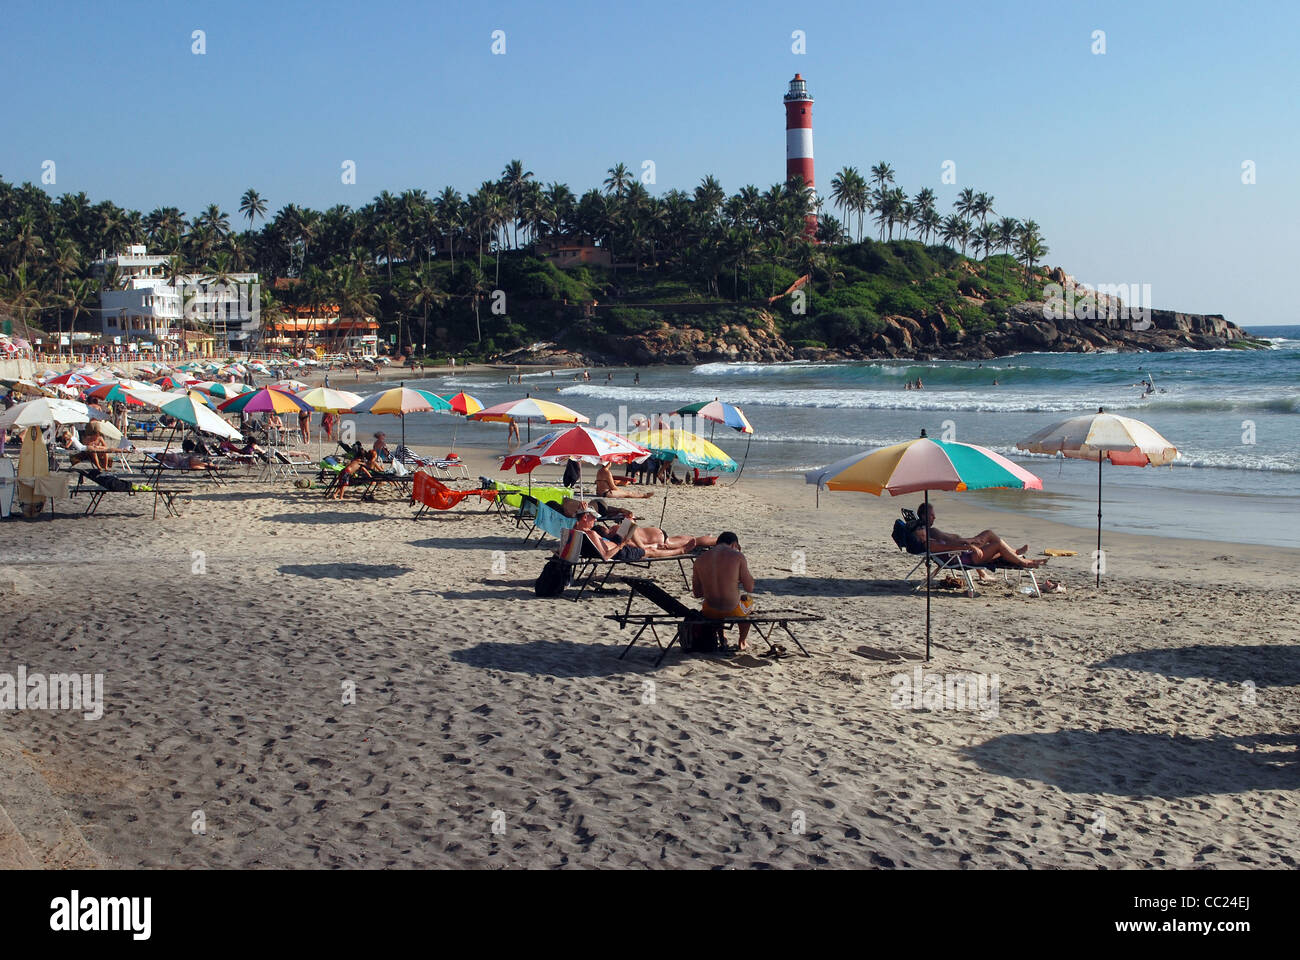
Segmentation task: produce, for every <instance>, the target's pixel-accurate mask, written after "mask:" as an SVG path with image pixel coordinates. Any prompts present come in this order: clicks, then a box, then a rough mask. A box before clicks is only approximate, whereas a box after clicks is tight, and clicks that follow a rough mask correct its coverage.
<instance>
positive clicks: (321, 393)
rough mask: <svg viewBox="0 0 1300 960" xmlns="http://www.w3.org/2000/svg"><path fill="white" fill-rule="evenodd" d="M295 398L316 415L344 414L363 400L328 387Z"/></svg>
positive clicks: (275, 385) (303, 393) (355, 395)
mask: <svg viewBox="0 0 1300 960" xmlns="http://www.w3.org/2000/svg"><path fill="white" fill-rule="evenodd" d="M272 386H273V387H276V388H277V389H279V387H280V385H279V384H272ZM297 396H298V399H299V400H301V401H303V402H304V403H306V404H308V405H309V406H310V407H311V408H312V409H313V410H315V411H316V412H317V413H346V412H348V411H350V410H351V409H352V408H353V407H355V406H356V405H357V404H358V403H360V402H361V401H362V399H364V398H363V397H362V396H361V395H360V394H358V393H351V392H349V391H347V390H334V389H331V388H330V387H313V388H311V389H310V390H305V391H303V392H302V393H299V394H298V395H297Z"/></svg>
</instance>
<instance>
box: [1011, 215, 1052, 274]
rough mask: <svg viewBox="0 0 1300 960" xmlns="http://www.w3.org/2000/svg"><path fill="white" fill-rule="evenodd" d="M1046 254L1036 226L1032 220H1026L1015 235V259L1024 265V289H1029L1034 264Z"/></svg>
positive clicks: (1045, 247) (1045, 246)
mask: <svg viewBox="0 0 1300 960" xmlns="http://www.w3.org/2000/svg"><path fill="white" fill-rule="evenodd" d="M1047 254H1048V249H1047V244H1045V243H1043V238H1042V236H1041V235H1040V234H1039V232H1038V224H1037V223H1035V222H1034V221H1033V220H1026V221H1025V222H1024V223H1022V224H1021V225H1020V230H1019V231H1018V232H1017V234H1016V259H1017V260H1019V261H1020V262H1021V263H1023V264H1024V265H1025V288H1026V289H1028V288H1029V279H1030V275H1031V274H1032V273H1033V270H1034V264H1035V263H1037V262H1038V261H1040V260H1042V259H1043V257H1045V256H1047Z"/></svg>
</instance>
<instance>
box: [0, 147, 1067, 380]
mask: <svg viewBox="0 0 1300 960" xmlns="http://www.w3.org/2000/svg"><path fill="white" fill-rule="evenodd" d="M608 173H609V175H608V177H606V179H605V181H604V183H603V184H602V187H601V188H593V189H589V190H587V191H586V192H585V193H583V194H582V195H581V196H578V195H576V194H574V193H573V191H571V190H570V189H569V187H568V186H566V185H565V184H561V183H551V184H548V185H546V186H543V185H542V184H541V183H539V182H538V181H537V180H536V179H535V177H534V175H533V174H532V172H531V171H528V170H525V169H524V166H523V164H522V163H521V162H520V161H518V160H512V161H511V162H510V163H508V164H507V165H506V167H505V169H504V170H503V171H502V174H501V177H500V178H499V179H497V180H494V181H486V182H484V183H483V184H481V185H480V187H479V189H478V190H476V191H474V192H472V193H470V194H469V195H468V196H466V197H464V198H462V197H461V195H460V194H459V193H458V192H457V191H456V190H454V189H452V188H451V187H446V188H444V189H442V190H441V191H440V192H439V193H437V194H436V195H433V196H430V195H429V194H428V193H426V192H425V191H424V190H419V189H414V190H407V191H405V192H403V193H401V194H400V195H395V194H392V193H390V192H388V191H384V192H382V193H380V194H379V195H378V196H377V197H375V198H374V199H373V200H372V201H371V202H370V203H368V204H366V205H365V206H363V207H361V208H359V209H353V208H351V207H348V206H342V205H340V206H336V207H332V208H330V209H329V210H325V211H315V210H310V209H306V208H302V207H299V206H297V205H296V204H288V205H286V206H284V207H282V208H281V209H280V210H279V211H278V212H276V213H274V214H273V215H271V216H269V217H268V209H269V207H268V204H267V201H266V200H265V199H264V198H263V197H262V196H261V195H260V194H259V193H258V192H257V191H256V190H252V189H250V190H248V191H246V192H245V193H244V194H243V196H242V197H241V198H240V202H239V207H238V215H237V217H236V218H233V219H234V221H235V222H234V224H233V225H232V217H231V216H230V214H228V213H226V212H225V211H223V210H222V209H221V208H220V207H219V206H218V205H216V204H211V205H209V206H208V207H207V208H206V209H204V210H203V211H201V212H200V213H199V214H198V215H197V216H195V217H193V218H192V219H189V218H187V217H186V215H185V214H184V213H183V212H182V211H181V210H179V209H177V208H175V207H160V208H158V209H155V210H153V211H152V212H150V213H148V214H141V213H139V212H136V211H131V210H124V209H122V208H120V207H118V206H116V205H115V204H113V203H111V202H109V201H103V202H99V203H93V202H92V201H91V200H90V198H89V197H87V196H86V195H85V194H84V193H77V194H65V195H63V196H60V197H59V198H58V199H57V200H56V199H53V198H51V197H50V196H49V195H48V194H47V193H45V191H43V190H41V189H40V188H39V187H37V186H34V185H32V184H30V183H25V184H22V185H21V186H13V185H11V184H9V183H7V182H5V181H4V180H0V301H4V303H0V306H4V307H5V308H6V309H7V310H8V311H9V312H12V313H13V314H14V315H15V316H17V317H19V318H21V319H22V320H24V321H29V322H32V323H35V324H37V325H40V326H43V327H45V328H47V329H51V330H53V329H55V328H57V329H58V330H59V331H60V332H62V331H64V330H70V329H73V328H74V326H80V328H81V329H83V330H84V329H87V328H89V329H91V330H97V329H98V327H99V323H98V316H99V315H98V310H97V308H98V293H99V281H98V279H96V278H92V276H91V272H90V261H91V260H92V259H93V258H95V257H97V256H98V255H99V252H100V251H101V250H105V251H109V252H110V253H111V252H117V251H120V250H122V249H123V248H124V247H125V246H126V245H127V244H129V243H142V244H145V245H146V246H147V247H148V248H149V252H150V253H151V254H162V255H165V256H168V257H169V258H170V259H171V264H170V267H169V270H170V272H171V273H172V274H173V275H179V274H185V273H200V274H205V275H209V276H213V277H221V276H223V275H227V274H230V273H234V272H240V271H256V272H257V273H258V274H260V276H261V280H262V287H263V290H262V295H263V304H262V305H263V316H264V317H266V316H271V317H274V315H275V313H276V311H277V310H279V309H280V307H281V306H282V305H293V306H306V307H314V306H320V305H323V304H338V305H339V306H340V307H341V308H342V312H343V314H344V315H345V316H374V317H376V318H377V319H378V320H379V321H380V324H381V329H380V334H381V341H383V342H387V341H388V339H389V336H390V335H394V334H395V335H396V336H397V337H398V343H399V348H400V349H401V350H403V351H409V350H412V349H414V350H416V351H420V348H421V345H426V349H427V353H428V354H430V355H437V354H439V353H445V352H448V351H455V352H460V353H463V354H467V355H478V356H490V355H492V354H494V353H496V352H498V351H505V350H510V349H514V348H517V347H519V346H522V345H525V344H528V343H530V342H533V341H538V340H551V339H560V340H566V338H567V340H570V341H574V342H577V341H578V340H579V339H580V338H581V337H583V336H588V337H589V336H593V335H599V334H610V335H632V334H639V333H645V332H647V331H649V330H653V329H655V328H656V327H659V326H660V325H662V324H668V325H669V326H692V327H698V328H700V329H703V330H705V331H718V330H720V328H721V327H722V326H723V325H724V324H731V325H740V326H744V325H748V324H753V322H754V321H755V319H756V311H757V310H758V309H760V308H765V309H768V310H769V312H770V313H771V314H772V315H773V316H774V317H776V318H777V324H778V328H779V332H780V333H781V334H782V335H783V336H784V337H785V339H786V340H787V342H790V343H792V344H800V345H804V346H812V345H815V344H818V345H820V344H824V345H826V346H829V347H839V348H843V347H847V346H851V345H853V344H860V343H863V342H865V341H869V340H870V339H871V338H873V337H874V336H875V335H876V334H878V333H880V332H881V331H883V330H884V329H885V328H886V326H887V324H886V320H885V318H886V317H890V316H904V317H909V318H911V319H913V320H916V321H921V322H938V321H940V320H942V322H943V323H946V324H947V325H948V326H949V327H955V326H961V327H963V328H965V329H967V330H972V331H975V330H987V329H990V328H991V327H992V326H993V325H994V324H996V323H997V321H998V320H999V319H1000V318H1001V317H1002V316H1003V315H1004V314H1005V313H1006V310H1007V309H1008V308H1009V307H1010V306H1011V305H1012V304H1014V303H1016V302H1018V301H1020V300H1024V299H1031V298H1034V295H1036V293H1037V291H1036V290H1035V291H1033V293H1031V291H1030V289H1029V286H1028V285H1029V284H1030V282H1031V280H1032V277H1033V270H1034V267H1035V266H1036V265H1037V264H1038V263H1039V262H1041V260H1042V258H1043V256H1045V255H1046V253H1047V248H1046V247H1045V246H1044V244H1043V241H1042V237H1041V236H1040V234H1039V231H1038V226H1037V224H1035V223H1034V222H1033V221H1032V220H1026V221H1023V222H1021V221H1018V220H1014V219H1012V218H1008V217H1001V218H998V217H997V216H996V215H995V213H994V210H993V198H992V197H990V196H988V195H987V194H982V193H976V192H974V191H973V190H969V189H967V190H964V191H962V193H961V194H960V196H959V197H958V199H957V202H956V203H955V204H954V212H953V213H951V214H949V215H947V216H944V215H941V214H940V212H939V211H938V209H937V208H936V198H935V194H934V191H932V190H929V189H923V190H921V191H919V192H918V193H917V194H915V196H913V197H911V198H909V197H908V196H907V194H906V193H904V192H903V190H902V189H901V188H899V187H896V186H895V185H894V180H895V174H894V171H893V168H892V167H890V165H889V164H887V163H881V164H877V165H876V166H873V167H872V168H871V173H870V176H869V177H863V176H862V175H861V174H859V173H858V172H857V170H856V168H854V167H846V168H844V169H843V170H841V171H840V172H839V173H837V174H836V175H835V176H834V178H833V179H832V181H831V190H830V194H829V203H830V206H832V207H834V208H836V209H838V210H839V211H840V213H841V215H842V216H843V217H844V221H843V222H841V221H840V220H839V219H837V218H836V217H835V216H833V215H830V214H829V213H827V212H825V211H823V213H822V216H821V218H820V221H819V226H818V231H817V238H816V240H817V242H813V241H812V240H811V239H810V238H809V237H808V236H806V235H805V230H806V227H805V224H806V217H807V215H808V214H809V213H810V212H811V210H810V207H809V203H810V199H809V194H808V192H807V191H806V190H804V189H803V187H802V184H800V183H798V182H796V183H791V184H777V185H774V186H771V187H769V188H768V189H767V190H764V191H760V190H759V189H758V188H757V187H755V186H752V185H750V186H745V187H742V188H741V189H740V190H739V191H738V192H736V193H735V194H732V195H730V196H728V195H727V193H726V191H724V190H723V188H722V186H721V184H719V183H718V182H717V180H715V179H714V178H713V177H711V176H707V177H705V178H704V179H703V180H702V181H701V182H700V184H699V186H697V187H696V188H695V189H694V190H693V191H691V192H689V193H688V192H685V191H681V190H669V191H667V192H666V193H664V194H663V195H662V196H652V195H651V194H650V193H649V192H648V191H647V190H646V188H645V186H644V185H643V184H642V183H641V182H640V181H639V180H638V179H637V178H636V177H635V176H634V175H633V173H632V172H631V171H630V170H629V169H628V168H627V167H626V166H625V165H623V164H616V165H615V166H614V167H611V168H610V170H609V171H608ZM867 218H871V219H872V220H874V222H875V224H876V226H877V227H878V231H877V236H876V237H874V238H873V237H870V236H865V235H864V233H865V232H869V231H867V230H866V220H867ZM239 220H243V221H244V223H245V224H246V228H245V229H242V230H240V229H238V227H239V226H240V224H239V222H238V221H239ZM259 221H260V223H259ZM554 238H565V239H572V238H591V239H592V240H594V242H595V243H596V244H598V245H599V246H600V247H601V248H602V249H603V250H604V251H607V252H608V253H609V254H610V255H611V256H612V258H613V261H614V266H613V267H612V268H611V267H597V266H577V267H571V268H566V269H561V268H560V267H558V266H556V264H555V263H554V262H552V261H550V260H548V259H547V258H546V257H545V255H544V254H545V245H544V242H545V241H547V240H548V239H554ZM804 276H807V277H809V278H810V281H809V282H808V283H807V284H806V285H805V286H804V287H803V288H802V289H801V290H800V291H799V292H798V293H796V294H795V295H794V296H792V297H781V295H782V294H783V293H784V292H785V291H786V290H787V289H789V288H790V287H791V285H792V284H794V283H795V282H796V281H797V280H799V278H801V277H804ZM281 278H288V279H290V280H292V281H294V282H293V283H291V284H289V285H287V286H286V285H280V286H279V287H278V288H277V287H276V285H275V281H277V280H279V279H281ZM105 282H107V283H108V284H110V285H111V284H112V283H114V282H115V280H114V278H112V277H110V278H107V279H106V281H105ZM769 298H777V299H775V300H774V301H773V302H772V303H771V304H770V305H769V303H768V300H769ZM738 336H739V335H738V334H734V335H732V338H733V339H735V338H736V337H738Z"/></svg>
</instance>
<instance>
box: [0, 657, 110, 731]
mask: <svg viewBox="0 0 1300 960" xmlns="http://www.w3.org/2000/svg"><path fill="white" fill-rule="evenodd" d="M0 710H79V711H81V713H82V716H83V717H85V718H86V719H87V720H98V719H99V718H100V717H102V716H103V715H104V675H103V674H102V673H95V674H90V673H28V672H27V667H25V666H20V667H19V668H18V672H17V674H12V673H0Z"/></svg>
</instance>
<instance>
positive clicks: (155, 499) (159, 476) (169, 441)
mask: <svg viewBox="0 0 1300 960" xmlns="http://www.w3.org/2000/svg"><path fill="white" fill-rule="evenodd" d="M175 437H176V428H175V427H172V432H171V433H169V434H168V435H167V445H166V446H165V447H163V457H164V458H166V456H167V451H169V450H171V448H172V440H173V439H174V438H175ZM162 471H163V468H162V464H159V465H158V469H157V470H156V471H155V472H154V475H153V519H155V520H157V519H158V481H159V480H161V479H162Z"/></svg>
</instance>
